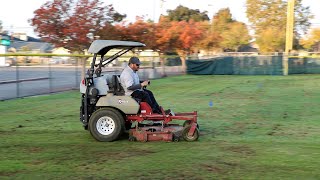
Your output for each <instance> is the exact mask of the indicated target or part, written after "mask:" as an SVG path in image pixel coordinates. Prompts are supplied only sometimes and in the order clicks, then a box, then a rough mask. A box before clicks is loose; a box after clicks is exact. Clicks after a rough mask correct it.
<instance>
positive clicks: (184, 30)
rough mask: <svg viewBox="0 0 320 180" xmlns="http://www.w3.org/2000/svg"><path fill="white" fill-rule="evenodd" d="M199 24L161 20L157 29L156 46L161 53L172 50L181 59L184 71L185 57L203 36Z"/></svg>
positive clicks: (194, 48)
mask: <svg viewBox="0 0 320 180" xmlns="http://www.w3.org/2000/svg"><path fill="white" fill-rule="evenodd" d="M199 27H201V22H194V21H193V20H190V21H189V22H186V21H171V22H170V21H168V20H167V19H166V18H163V19H162V20H161V21H160V22H159V25H158V28H157V33H156V36H157V44H158V47H159V49H160V50H161V51H163V52H167V51H169V50H171V51H172V50H174V51H176V52H177V53H178V55H179V56H180V57H181V61H182V68H183V69H184V70H185V69H186V56H187V55H188V54H190V53H191V52H192V51H193V50H196V45H197V43H198V41H199V39H201V37H202V35H203V30H202V29H201V28H199Z"/></svg>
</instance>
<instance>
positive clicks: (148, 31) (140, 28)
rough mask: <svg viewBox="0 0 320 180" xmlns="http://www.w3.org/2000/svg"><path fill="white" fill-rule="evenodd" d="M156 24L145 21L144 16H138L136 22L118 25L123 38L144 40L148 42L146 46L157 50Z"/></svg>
mask: <svg viewBox="0 0 320 180" xmlns="http://www.w3.org/2000/svg"><path fill="white" fill-rule="evenodd" d="M155 26H156V25H155V24H154V23H153V22H151V21H147V22H145V21H144V19H143V18H140V17H137V19H136V21H135V22H134V23H130V24H128V25H126V26H121V27H120V26H118V27H117V28H118V31H119V32H121V38H120V39H121V40H127V41H143V43H145V44H146V48H148V49H153V50H157V44H156V37H155V29H156V27H155Z"/></svg>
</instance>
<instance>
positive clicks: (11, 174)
mask: <svg viewBox="0 0 320 180" xmlns="http://www.w3.org/2000/svg"><path fill="white" fill-rule="evenodd" d="M18 173H19V171H14V172H0V177H1V176H2V177H10V176H14V175H16V174H18Z"/></svg>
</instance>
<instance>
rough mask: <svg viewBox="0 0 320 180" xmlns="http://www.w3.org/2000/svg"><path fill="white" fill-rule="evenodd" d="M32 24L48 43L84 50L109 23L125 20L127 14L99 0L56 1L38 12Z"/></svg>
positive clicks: (47, 4) (72, 49) (79, 50)
mask: <svg viewBox="0 0 320 180" xmlns="http://www.w3.org/2000/svg"><path fill="white" fill-rule="evenodd" d="M34 14H35V16H34V17H33V18H32V19H31V25H32V26H33V27H35V31H36V32H37V33H38V35H39V36H40V37H41V39H43V40H44V41H46V42H49V43H52V44H54V45H55V46H56V47H66V48H67V49H69V50H71V51H78V52H79V53H81V52H82V51H83V50H84V49H86V48H88V47H89V45H90V43H91V41H92V39H91V38H90V37H88V35H89V34H97V32H98V31H100V30H101V29H102V28H103V27H105V26H106V25H107V24H111V23H113V22H119V21H121V20H122V19H123V18H124V17H125V15H121V14H119V13H118V12H116V11H115V10H114V8H113V7H112V5H108V6H103V4H102V3H101V2H100V1H99V0H77V1H76V2H74V1H73V0H53V1H48V2H46V3H45V4H44V5H42V6H41V7H40V8H39V9H37V10H36V11H34Z"/></svg>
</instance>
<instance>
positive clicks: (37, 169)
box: [0, 75, 320, 180]
mask: <svg viewBox="0 0 320 180" xmlns="http://www.w3.org/2000/svg"><path fill="white" fill-rule="evenodd" d="M319 82H320V75H290V76H191V75H186V76H177V77H169V78H165V79H159V80H153V81H152V84H151V86H150V89H151V90H152V91H153V92H154V93H155V94H156V98H157V99H158V101H159V103H160V104H161V105H162V106H164V108H171V109H173V110H174V111H176V112H188V111H193V110H197V111H198V114H199V123H200V132H201V136H200V139H199V141H197V142H183V141H181V142H172V143H167V142H148V143H140V142H129V141H128V140H127V139H125V138H123V139H121V140H119V141H115V142H111V143H101V142H97V141H95V140H94V139H93V138H92V137H91V135H90V133H89V132H88V131H85V130H84V129H83V128H82V124H81V123H80V121H79V117H78V116H79V111H78V110H79V104H80V95H79V92H78V91H76V92H66V93H61V94H53V95H48V96H38V97H30V98H25V99H17V100H10V101H2V102H0V112H1V113H0V138H1V142H0V153H1V156H0V179H168V180H169V179H288V180H289V179H290V180H292V179H320V170H319V167H320V113H319V112H320V110H319V102H320V83H319Z"/></svg>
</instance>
